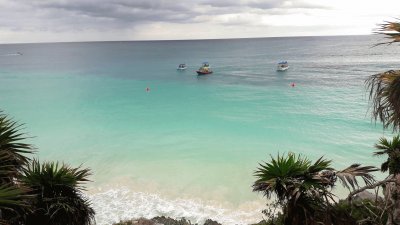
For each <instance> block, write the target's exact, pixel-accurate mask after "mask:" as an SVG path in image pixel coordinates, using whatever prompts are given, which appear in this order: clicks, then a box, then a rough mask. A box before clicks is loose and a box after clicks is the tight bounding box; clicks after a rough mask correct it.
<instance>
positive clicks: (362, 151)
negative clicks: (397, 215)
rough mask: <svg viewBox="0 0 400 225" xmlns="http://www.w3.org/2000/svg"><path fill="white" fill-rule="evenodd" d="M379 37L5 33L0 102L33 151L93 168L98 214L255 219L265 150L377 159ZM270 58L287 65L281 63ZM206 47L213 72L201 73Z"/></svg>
mask: <svg viewBox="0 0 400 225" xmlns="http://www.w3.org/2000/svg"><path fill="white" fill-rule="evenodd" d="M378 41H379V38H378V37H376V36H350V37H304V38H267V39H239V40H208V41H160V42H104V43H102V42H98V43H58V44H18V45H17V44H16V45H0V108H1V109H2V110H4V111H5V112H6V113H8V114H10V115H12V116H13V117H14V118H15V119H16V120H18V121H20V122H22V123H25V124H26V127H27V128H26V131H27V132H29V134H30V135H32V136H34V138H33V139H31V142H32V143H33V144H34V145H35V146H36V147H37V148H38V154H37V156H38V157H39V158H40V159H41V160H63V161H65V162H68V163H70V164H72V165H75V166H76V165H80V164H83V166H85V167H90V168H91V169H92V170H93V177H92V179H93V182H91V183H90V184H89V186H90V188H89V192H88V195H89V196H90V197H91V199H92V201H93V203H94V206H95V209H96V211H97V214H98V216H97V222H98V224H107V223H110V222H112V221H118V220H119V219H125V218H130V217H138V216H146V217H151V216H156V215H168V216H174V217H180V216H185V217H189V218H191V219H192V220H194V221H201V220H203V219H204V218H206V217H211V218H214V219H218V220H219V221H222V222H224V223H226V224H232V223H237V224H241V223H245V222H249V221H254V220H259V219H261V215H260V210H261V209H262V208H263V207H264V200H263V199H262V196H260V195H257V194H255V193H252V192H251V184H252V182H253V181H254V179H253V177H252V173H253V171H254V170H255V168H256V167H257V164H258V163H259V162H261V161H263V160H268V157H269V154H272V155H276V154H277V153H278V152H281V153H283V152H288V151H291V152H298V153H302V154H305V155H307V156H309V157H310V158H312V159H317V158H318V157H320V156H322V155H324V156H325V157H326V158H329V159H333V160H334V166H336V167H338V168H342V167H345V166H347V165H349V164H351V163H354V162H358V163H362V164H369V165H379V164H380V162H381V161H382V160H378V159H377V158H374V157H372V156H371V152H372V146H373V144H374V143H375V142H376V141H377V139H378V138H379V137H380V136H382V135H383V134H384V133H383V131H382V128H381V127H380V126H379V125H377V126H375V125H374V124H373V123H372V122H371V120H370V116H369V114H368V112H367V109H368V101H367V98H366V93H365V89H364V83H363V82H364V80H365V79H366V77H367V76H369V75H371V74H375V73H378V72H381V71H384V70H387V69H394V68H396V67H397V65H398V63H399V56H400V54H399V53H397V52H395V51H393V49H394V47H384V46H381V47H376V48H371V46H372V45H373V44H375V43H376V42H378ZM15 52H22V53H23V55H22V56H18V55H13V54H12V53H15ZM279 60H288V61H289V64H290V66H291V68H290V69H289V70H288V71H286V72H283V73H282V72H276V71H275V68H276V63H277V62H278V61H279ZM203 61H209V62H210V64H211V66H212V67H213V69H214V74H212V75H210V76H202V77H197V76H196V75H195V72H194V71H195V70H196V69H197V68H198V67H199V66H200V64H201V62H203ZM179 63H186V64H187V65H188V69H187V70H186V71H176V66H177V65H178V64H179ZM293 82H294V83H296V86H295V87H291V86H290V84H291V83H293ZM147 87H148V88H150V91H146V88H147ZM386 135H389V136H390V133H388V132H386Z"/></svg>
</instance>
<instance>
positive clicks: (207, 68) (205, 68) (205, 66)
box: [196, 62, 213, 75]
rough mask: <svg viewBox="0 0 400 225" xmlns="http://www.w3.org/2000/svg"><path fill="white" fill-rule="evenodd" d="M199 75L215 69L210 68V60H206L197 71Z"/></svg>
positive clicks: (209, 72)
mask: <svg viewBox="0 0 400 225" xmlns="http://www.w3.org/2000/svg"><path fill="white" fill-rule="evenodd" d="M196 72H197V75H207V74H211V73H212V72H213V71H212V70H211V68H210V64H208V62H204V63H203V65H202V66H201V67H200V68H199V69H198V70H197V71H196Z"/></svg>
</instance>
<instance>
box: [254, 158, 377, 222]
mask: <svg viewBox="0 0 400 225" xmlns="http://www.w3.org/2000/svg"><path fill="white" fill-rule="evenodd" d="M330 164H331V161H328V160H325V159H323V158H320V159H318V160H317V161H316V162H314V163H313V162H312V161H311V160H309V159H307V158H306V157H303V156H301V155H295V154H292V153H289V154H287V155H283V156H279V155H278V156H277V158H274V157H272V156H271V160H270V162H266V163H263V164H260V166H259V168H258V169H257V170H256V172H255V176H256V178H257V180H256V181H255V182H254V185H253V191H257V192H262V193H264V195H265V196H267V197H268V198H270V197H271V196H273V195H274V196H276V199H277V202H276V203H277V206H279V207H280V208H281V210H282V212H283V220H284V224H292V225H300V224H317V223H320V222H325V223H328V222H329V224H330V223H332V222H335V223H334V224H338V223H339V221H338V220H341V219H342V218H339V217H337V216H336V215H335V214H336V213H337V212H335V210H334V208H333V204H334V203H335V196H334V195H333V194H332V192H331V189H332V188H333V187H334V185H335V183H336V182H337V181H338V180H340V181H341V183H342V184H343V185H344V186H345V187H347V188H350V187H351V188H353V189H354V188H355V187H358V182H357V179H356V178H357V177H360V178H362V179H363V180H364V182H365V184H367V185H369V184H372V182H373V181H374V179H373V177H372V175H370V173H371V172H374V171H376V170H377V169H375V168H374V167H371V166H365V167H362V166H360V165H358V164H354V165H351V166H350V167H348V168H346V169H344V170H341V171H337V170H335V169H333V168H331V167H330V166H331V165H330Z"/></svg>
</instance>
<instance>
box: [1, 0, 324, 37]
mask: <svg viewBox="0 0 400 225" xmlns="http://www.w3.org/2000/svg"><path fill="white" fill-rule="evenodd" d="M0 3H2V5H4V6H6V7H5V8H3V9H1V8H0V26H1V27H6V28H12V29H17V30H18V29H21V30H35V29H36V30H54V31H60V30H63V29H66V30H68V29H75V30H79V29H95V30H104V29H123V28H127V29H128V28H132V27H134V26H136V25H138V24H146V23H151V22H170V23H198V22H204V21H207V19H208V18H209V19H210V20H212V17H215V16H219V15H224V14H231V13H246V12H251V11H257V12H256V13H263V14H272V15H274V14H279V15H282V14H288V13H290V10H291V9H295V8H316V9H322V8H324V7H323V6H320V5H316V4H310V3H308V2H306V1H304V0H292V1H280V0H236V1H232V0H231V1H228V0H193V1H187V0H175V1H168V0H133V1H132V0H69V1H68V0H53V1H46V0H18V1H15V0H0ZM3 10H4V11H6V10H8V11H10V10H11V12H13V13H12V14H11V13H7V12H3ZM7 17H8V18H7ZM10 17H12V19H10Z"/></svg>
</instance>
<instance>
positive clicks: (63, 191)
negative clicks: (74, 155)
mask: <svg viewBox="0 0 400 225" xmlns="http://www.w3.org/2000/svg"><path fill="white" fill-rule="evenodd" d="M89 176H90V170H89V169H82V168H80V167H78V168H72V167H70V166H68V165H66V164H64V163H62V164H59V163H54V162H44V163H40V162H39V161H38V160H33V161H32V163H31V164H29V165H28V166H27V167H26V168H25V169H24V171H23V176H22V178H21V179H22V182H23V183H24V184H25V185H26V186H28V187H29V188H31V189H32V190H33V191H32V194H35V195H36V199H34V201H33V207H34V211H33V212H32V213H31V214H29V215H28V218H27V223H26V225H35V224H41V225H90V224H93V222H94V214H95V213H94V210H93V209H92V208H91V206H90V202H89V200H88V199H87V198H85V196H84V195H83V193H82V191H84V187H83V186H82V184H83V183H85V182H88V181H89V180H88V177H89Z"/></svg>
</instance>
